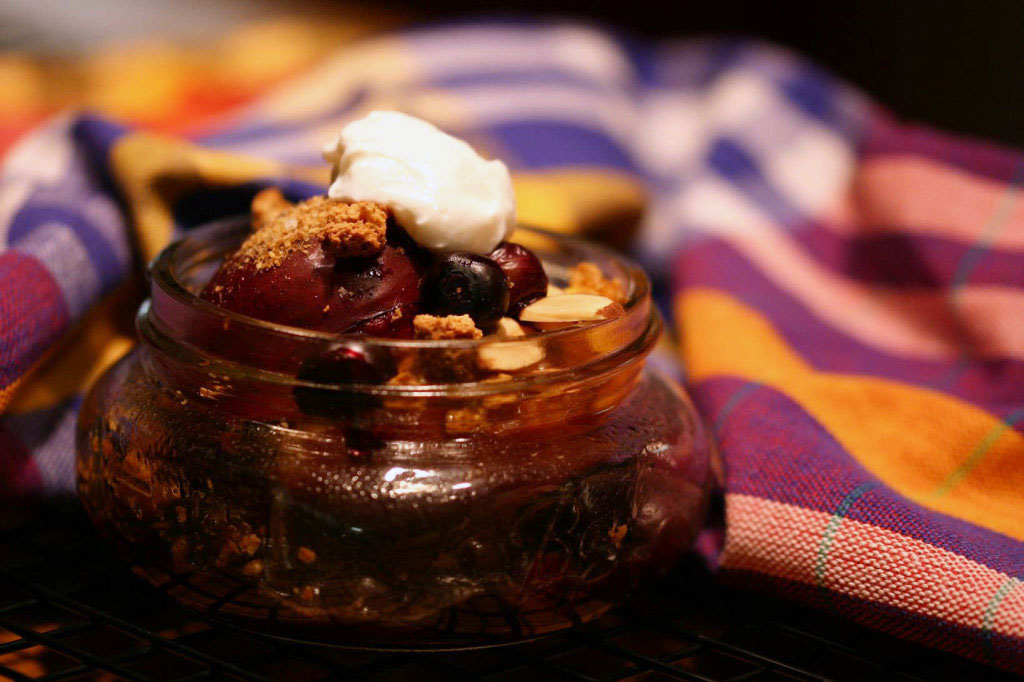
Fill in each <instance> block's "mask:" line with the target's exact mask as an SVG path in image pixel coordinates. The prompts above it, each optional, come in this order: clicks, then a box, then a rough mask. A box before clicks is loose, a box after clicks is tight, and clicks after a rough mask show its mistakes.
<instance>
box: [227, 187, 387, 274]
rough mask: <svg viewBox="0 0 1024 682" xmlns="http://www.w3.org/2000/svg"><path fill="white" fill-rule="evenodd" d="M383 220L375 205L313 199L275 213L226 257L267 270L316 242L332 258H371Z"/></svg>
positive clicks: (376, 250) (382, 234) (379, 242)
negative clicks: (230, 255)
mask: <svg viewBox="0 0 1024 682" xmlns="http://www.w3.org/2000/svg"><path fill="white" fill-rule="evenodd" d="M261 194H262V192H261ZM258 196H259V195H257V198H258ZM268 196H269V195H268ZM282 198H283V197H282ZM265 201H266V202H267V203H270V202H271V200H270V199H266V200H265ZM254 203H255V200H254ZM387 218H388V216H387V211H386V210H385V209H384V207H383V206H381V205H380V204H375V203H371V202H368V201H358V202H355V203H352V204H349V203H346V202H343V201H335V200H333V199H328V198H326V197H313V198H312V199H307V200H306V201H303V202H300V203H298V204H295V205H294V206H291V207H289V208H286V209H284V210H282V211H280V212H279V213H277V214H275V215H274V216H273V218H271V219H270V220H269V222H267V223H266V224H265V225H263V226H262V227H260V228H259V229H257V230H256V231H255V232H253V233H252V234H250V235H249V237H248V239H246V240H245V242H243V243H242V246H241V247H239V249H238V252H237V253H235V255H234V256H232V259H231V260H232V261H233V263H234V264H235V265H242V264H252V265H253V266H254V267H255V268H256V270H264V269H266V268H273V267H277V266H278V265H280V264H281V263H282V262H284V259H285V258H287V257H288V256H289V255H290V254H291V253H292V252H293V251H296V250H298V249H300V248H301V247H302V246H303V245H305V244H309V243H312V242H315V241H318V240H319V241H322V242H323V247H324V250H325V251H326V252H328V253H329V254H330V255H332V256H334V257H335V258H362V257H366V256H373V255H375V254H377V253H380V251H381V250H382V249H383V248H384V243H385V241H386V237H385V233H386V231H387ZM254 221H255V217H254Z"/></svg>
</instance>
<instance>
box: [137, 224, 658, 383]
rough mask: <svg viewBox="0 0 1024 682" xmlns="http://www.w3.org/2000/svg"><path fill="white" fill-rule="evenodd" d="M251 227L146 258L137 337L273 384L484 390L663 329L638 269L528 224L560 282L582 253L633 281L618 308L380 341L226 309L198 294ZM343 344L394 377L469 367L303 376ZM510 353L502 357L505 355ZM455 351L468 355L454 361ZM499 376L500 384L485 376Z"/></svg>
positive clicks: (608, 368)
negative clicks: (612, 312)
mask: <svg viewBox="0 0 1024 682" xmlns="http://www.w3.org/2000/svg"><path fill="white" fill-rule="evenodd" d="M248 230H249V228H248V216H238V217H232V218H227V219H222V220H218V221H214V222H211V223H208V224H206V225H204V226H201V227H197V228H194V229H193V230H190V232H189V234H188V235H186V236H185V237H184V238H183V239H181V240H178V241H176V242H174V243H173V244H171V245H170V246H168V247H167V248H165V249H164V250H163V251H161V252H160V254H159V255H158V256H157V257H156V258H155V259H154V260H153V262H152V263H151V265H150V276H151V287H150V298H149V299H148V300H147V301H146V302H145V303H143V306H142V307H141V308H140V310H139V315H138V317H137V327H138V331H139V335H140V338H141V340H142V341H143V342H144V343H145V344H146V345H147V346H149V347H151V348H153V349H154V350H155V351H156V353H157V356H158V357H160V358H164V359H165V360H166V362H170V363H172V364H174V365H175V366H176V367H179V368H180V371H197V372H202V373H203V374H206V375H208V376H214V375H213V374H210V372H212V371H214V368H212V367H210V365H211V363H217V364H219V365H220V366H221V367H222V370H221V371H220V374H221V376H223V375H224V374H225V373H226V372H227V373H230V374H232V375H239V374H240V375H244V376H245V377H248V378H251V379H253V380H255V381H262V382H268V383H273V384H290V385H292V386H297V385H300V384H301V385H308V386H310V387H317V388H327V389H344V390H346V391H355V392H359V393H371V394H380V395H396V394H404V395H413V394H415V395H422V396H429V395H433V394H438V393H444V394H446V395H486V394H493V393H501V392H505V391H509V390H515V389H517V388H519V387H522V386H526V385H532V386H539V385H547V384H552V383H557V382H562V381H571V380H573V379H574V378H577V377H583V376H595V375H601V374H604V373H607V372H614V371H616V370H617V369H618V368H621V367H623V366H625V365H628V364H630V363H631V362H634V361H637V360H642V359H643V358H645V357H646V355H647V354H648V353H649V352H650V350H651V348H653V346H654V343H655V342H656V341H657V339H658V337H659V336H660V333H661V329H662V323H661V317H660V315H658V312H657V310H656V309H655V307H654V304H653V302H652V300H651V295H650V282H649V280H648V279H647V275H646V274H645V273H644V271H643V270H642V269H641V268H640V266H638V265H636V264H635V263H633V262H632V261H631V260H629V259H628V258H626V257H624V256H622V255H619V254H618V253H616V252H614V251H612V250H611V249H608V248H605V247H603V246H598V245H595V244H591V243H589V242H586V241H584V240H580V239H575V238H572V237H565V236H562V235H557V234H553V233H551V232H547V231H542V230H536V229H531V228H524V229H523V231H522V232H519V233H518V234H519V237H520V238H519V239H517V241H520V242H529V246H531V248H533V249H534V252H535V253H536V254H537V255H538V256H539V257H541V259H542V261H544V262H545V267H548V268H550V272H549V274H554V275H555V279H556V281H558V282H561V281H563V280H565V279H567V273H568V270H569V268H570V267H571V266H572V265H575V264H576V263H579V262H582V261H584V260H589V261H594V262H597V263H598V264H599V265H600V266H602V267H604V268H607V269H608V270H610V271H614V274H615V275H616V276H619V277H621V278H622V279H624V280H625V281H626V283H627V287H628V288H627V291H628V300H627V301H626V303H625V304H624V306H623V307H624V309H625V314H624V315H620V316H619V317H616V318H613V319H610V320H604V321H601V322H596V323H593V324H587V325H582V326H577V327H570V328H567V329H561V330H556V331H550V332H544V333H540V334H535V335H531V336H524V337H517V338H512V339H500V340H499V339H496V338H493V337H483V338H481V339H462V340H444V341H434V340H413V339H384V338H376V337H369V336H362V335H357V334H336V333H330V332H320V331H313V330H308V329H302V328H298V327H291V326H287V325H279V324H274V323H272V322H266V321H263V320H259V319H256V318H252V317H248V316H245V315H240V314H238V313H234V312H231V311H228V310H225V309H223V308H221V307H219V306H217V305H215V304H213V303H211V302H209V301H206V300H203V299H201V298H200V297H199V296H198V295H197V293H196V292H197V291H199V290H200V289H201V288H202V287H203V286H204V285H205V284H206V282H207V281H209V277H210V276H211V275H212V272H213V270H214V269H215V268H216V267H218V266H219V264H220V262H221V259H222V258H223V256H224V255H225V254H226V253H229V252H230V251H232V250H233V249H234V248H235V247H237V244H238V243H239V241H240V239H242V238H243V237H244V235H245V234H247V233H248ZM339 346H358V347H359V350H360V352H363V353H365V354H366V355H367V357H369V358H375V359H374V360H373V362H374V363H379V366H380V367H381V368H391V369H389V370H388V371H389V372H390V371H392V370H393V371H398V374H399V375H401V372H400V371H399V369H400V368H401V367H403V366H406V367H412V366H415V367H421V368H422V367H425V366H427V365H436V364H437V363H442V364H445V365H448V366H452V365H451V363H453V362H459V363H462V362H464V363H467V364H465V365H459V367H460V368H462V369H464V370H465V372H462V371H458V372H454V373H453V374H452V375H451V378H445V379H436V381H435V383H415V382H412V381H410V382H406V383H393V382H390V381H389V382H386V383H384V384H381V383H363V382H355V383H346V384H341V383H322V382H321V380H319V379H318V380H314V381H309V380H306V379H300V378H299V377H300V375H301V374H302V373H303V371H304V368H305V367H307V366H308V365H307V363H308V362H310V361H314V360H316V359H317V358H322V357H325V354H328V355H329V354H331V353H333V352H334V351H335V350H337V349H338V348H339ZM527 346H533V348H531V349H530V353H524V352H523V351H524V350H525V349H526V347H527ZM495 351H497V355H498V356H500V357H504V358H505V359H507V358H508V357H509V355H512V356H514V357H518V358H522V357H524V356H529V357H539V359H538V360H534V361H533V364H528V365H526V366H519V367H518V368H516V367H510V368H509V369H508V372H502V370H501V368H500V367H497V366H495V365H494V364H490V363H493V360H488V358H485V357H484V356H485V355H489V357H490V358H494V357H495ZM505 351H508V354H505V355H502V353H503V352H505ZM471 353H472V354H473V355H470V354H471ZM517 354H518V355H517ZM458 357H462V358H463V359H462V360H458V361H456V360H453V358H458ZM188 368H192V369H188ZM481 369H482V370H483V373H482V374H481ZM509 373H510V374H509ZM501 374H504V378H503V379H502V380H501V381H496V380H488V379H487V378H486V377H487V376H490V377H492V379H493V378H494V377H496V376H497V375H501ZM394 376H395V375H392V378H394ZM459 376H463V378H457V377H459ZM420 379H422V378H420Z"/></svg>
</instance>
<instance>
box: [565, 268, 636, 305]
mask: <svg viewBox="0 0 1024 682" xmlns="http://www.w3.org/2000/svg"><path fill="white" fill-rule="evenodd" d="M565 293H568V294H597V295H598V296H604V297H605V298H610V299H611V300H613V301H615V302H616V303H625V302H626V289H625V287H624V286H622V282H620V281H619V280H617V279H612V278H610V277H606V276H605V274H604V273H603V272H601V268H599V267H597V265H595V264H594V263H590V262H588V261H584V262H582V263H577V264H576V265H575V266H574V267H573V269H572V270H571V271H570V272H569V287H568V288H567V289H566V291H565Z"/></svg>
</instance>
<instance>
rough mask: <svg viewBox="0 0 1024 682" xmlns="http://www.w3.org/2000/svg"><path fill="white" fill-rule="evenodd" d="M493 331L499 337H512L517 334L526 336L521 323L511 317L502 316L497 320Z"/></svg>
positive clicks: (517, 335)
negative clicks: (496, 325) (496, 326)
mask: <svg viewBox="0 0 1024 682" xmlns="http://www.w3.org/2000/svg"><path fill="white" fill-rule="evenodd" d="M494 333H495V335H496V336H497V337H498V338H499V339H514V338H516V337H519V336H526V332H525V331H524V330H523V327H522V325H520V324H519V323H518V322H516V321H515V320H514V319H512V318H511V317H503V318H501V319H500V320H498V328H497V330H496V331H495V332H494Z"/></svg>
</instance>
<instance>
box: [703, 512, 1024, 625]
mask: <svg viewBox="0 0 1024 682" xmlns="http://www.w3.org/2000/svg"><path fill="white" fill-rule="evenodd" d="M725 514H726V527H727V528H728V529H729V532H728V533H727V536H726V541H725V548H724V549H723V552H722V557H721V565H722V567H723V568H730V569H735V570H748V571H756V572H758V573H763V574H766V575H770V576H774V577H777V578H784V579H786V580H793V581H796V582H801V583H805V584H809V585H815V584H817V579H818V578H817V576H816V573H815V568H816V564H817V554H818V544H819V542H820V539H821V537H822V534H823V533H824V532H825V530H826V528H827V527H828V525H829V521H830V520H831V518H832V515H831V514H829V513H828V512H823V511H813V510H810V509H804V508H802V507H796V506H793V505H789V504H785V503H783V502H776V501H774V500H767V499H764V498H761V497H756V496H753V495H736V494H733V495H726V500H725ZM1008 577H1009V576H1007V575H1006V574H1004V573H1002V572H1000V571H996V570H994V569H992V568H989V567H987V566H984V565H982V564H979V563H977V562H975V561H971V560H970V559H968V558H966V557H964V556H962V555H960V554H956V553H954V552H950V551H947V550H945V549H941V548H939V547H935V546H934V545H930V544H928V543H926V542H923V541H921V540H917V539H914V538H910V537H907V536H905V535H901V534H900V533H897V532H895V531H892V530H888V529H884V528H879V527H878V526H874V525H871V524H867V523H862V522H860V521H854V520H851V519H843V521H842V523H841V524H840V525H839V527H838V528H837V529H836V532H835V535H834V538H833V541H832V547H831V551H830V553H829V570H828V572H827V573H826V574H825V575H824V576H822V579H821V580H822V586H823V587H825V588H827V589H830V590H834V591H836V592H840V593H842V594H848V595H851V596H854V597H857V598H860V599H864V600H867V601H871V602H876V603H881V604H888V605H892V606H896V607H898V608H901V609H904V610H906V611H910V612H912V613H920V614H922V615H927V616H931V617H934V618H939V619H942V620H947V621H950V622H953V623H958V624H961V625H966V626H968V627H974V628H978V629H982V628H985V627H986V626H988V627H989V629H991V630H992V631H993V632H997V633H1000V634H1004V635H1009V636H1012V637H1024V590H1016V591H1013V592H1010V593H1008V594H1006V596H1005V597H1004V599H1003V600H1002V603H1001V604H1000V608H999V610H998V611H997V612H995V613H994V614H991V613H989V602H990V601H991V598H992V595H993V594H995V593H996V592H997V590H999V588H1000V586H1002V585H1003V583H1004V582H1005V581H1006V579H1007V578H1008ZM987 613H988V614H989V615H988V618H986V614H987Z"/></svg>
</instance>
